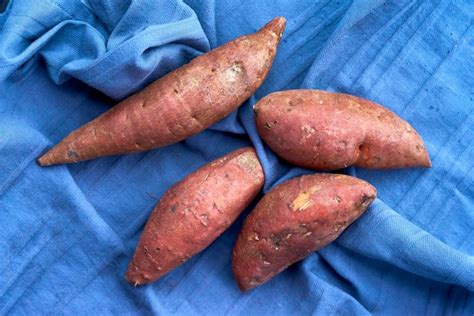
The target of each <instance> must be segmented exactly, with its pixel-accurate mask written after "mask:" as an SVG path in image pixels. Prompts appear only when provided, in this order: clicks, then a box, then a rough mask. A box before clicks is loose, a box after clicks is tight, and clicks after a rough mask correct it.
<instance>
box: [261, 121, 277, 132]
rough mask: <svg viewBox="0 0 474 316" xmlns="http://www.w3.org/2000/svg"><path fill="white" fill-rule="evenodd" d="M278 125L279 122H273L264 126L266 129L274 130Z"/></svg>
mask: <svg viewBox="0 0 474 316" xmlns="http://www.w3.org/2000/svg"><path fill="white" fill-rule="evenodd" d="M277 125H278V121H272V122H265V123H264V124H263V128H265V129H267V130H268V129H272V128H275V127H276V126H277Z"/></svg>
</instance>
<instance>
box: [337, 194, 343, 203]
mask: <svg viewBox="0 0 474 316" xmlns="http://www.w3.org/2000/svg"><path fill="white" fill-rule="evenodd" d="M341 201H342V198H341V197H340V196H339V195H336V202H337V203H341Z"/></svg>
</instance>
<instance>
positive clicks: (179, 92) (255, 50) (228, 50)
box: [38, 17, 286, 166]
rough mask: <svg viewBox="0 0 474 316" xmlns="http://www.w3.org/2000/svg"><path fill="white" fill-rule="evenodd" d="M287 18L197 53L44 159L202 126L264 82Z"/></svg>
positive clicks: (169, 136) (165, 140)
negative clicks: (184, 63) (212, 48)
mask: <svg viewBox="0 0 474 316" xmlns="http://www.w3.org/2000/svg"><path fill="white" fill-rule="evenodd" d="M285 23H286V22H285V19H284V18H282V17H278V18H275V19H273V20H272V21H270V22H269V23H268V24H267V25H266V26H265V27H263V28H262V29H261V30H260V31H258V32H257V33H254V34H251V35H246V36H241V37H239V38H237V39H235V40H233V41H231V42H228V43H226V44H224V45H222V46H220V47H218V48H216V49H214V50H212V51H209V52H208V53H206V54H203V55H202V56H199V57H197V58H195V59H194V60H192V61H191V62H190V63H189V64H187V65H184V66H183V67H180V68H178V69H176V70H175V71H173V72H171V73H169V74H168V75H166V76H164V77H162V78H161V79H159V80H157V81H155V82H154V83H152V84H151V85H149V86H148V87H146V88H145V89H144V90H142V91H141V92H138V93H136V94H134V95H132V96H130V97H129V98H127V99H125V100H124V101H122V102H120V103H119V104H118V105H116V106H115V107H113V108H112V109H110V110H109V111H107V112H105V113H104V114H102V115H101V116H99V117H98V118H96V119H94V120H93V121H91V122H89V123H87V124H86V125H84V126H82V127H80V128H79V129H77V130H76V131H74V132H72V133H71V134H69V135H68V136H67V137H66V138H64V139H63V140H62V141H61V142H60V143H59V144H58V145H56V146H55V147H53V148H52V149H51V150H50V151H48V152H47V153H46V154H45V155H44V156H42V157H40V158H39V160H38V162H39V164H40V165H42V166H48V165H53V164H59V163H72V162H78V161H82V160H87V159H93V158H97V157H101V156H107V155H116V154H125V153H132V152H140V151H146V150H150V149H153V148H157V147H161V146H165V145H169V144H173V143H176V142H178V141H181V140H183V139H185V138H188V137H190V136H192V135H195V134H197V133H199V132H201V131H203V130H204V129H206V128H207V127H209V126H211V125H212V124H214V123H216V122H217V121H219V120H221V119H223V118H224V117H226V116H227V115H229V114H230V113H231V112H232V111H234V110H235V109H236V108H237V107H239V106H240V105H241V104H242V103H243V102H244V101H245V100H247V99H248V98H249V97H250V96H251V95H252V94H253V93H254V92H255V90H256V89H257V88H258V87H259V86H260V85H261V84H262V82H263V81H264V80H265V77H266V76H267V74H268V71H269V70H270V67H271V65H272V63H273V59H274V57H275V54H276V51H277V46H278V43H279V42H280V39H281V36H282V33H283V30H284V29H285Z"/></svg>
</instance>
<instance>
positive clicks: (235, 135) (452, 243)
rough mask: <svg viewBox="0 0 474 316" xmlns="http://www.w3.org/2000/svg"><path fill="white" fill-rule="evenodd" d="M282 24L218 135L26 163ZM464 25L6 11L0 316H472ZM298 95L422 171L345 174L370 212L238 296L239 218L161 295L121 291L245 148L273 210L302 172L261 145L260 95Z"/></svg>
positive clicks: (386, 13) (430, 15)
mask: <svg viewBox="0 0 474 316" xmlns="http://www.w3.org/2000/svg"><path fill="white" fill-rule="evenodd" d="M277 15H283V16H285V17H286V18H287V19H288V24H287V29H286V31H285V33H284V37H283V40H282V43H281V45H280V49H279V52H278V56H277V58H276V60H275V63H274V65H273V68H272V71H271V73H270V75H269V77H268V79H267V80H266V82H265V83H264V85H263V86H262V87H261V88H260V89H259V90H258V91H257V93H256V95H255V96H254V97H252V98H251V99H250V100H249V101H248V102H246V103H245V105H243V106H242V107H241V108H240V109H239V111H238V112H235V113H233V114H232V115H231V116H229V117H228V118H226V119H225V120H224V121H222V122H219V123H218V124H216V125H215V126H213V127H212V128H211V129H209V130H207V131H204V132H202V133H201V134H199V135H196V136H195V137H192V138H190V139H187V140H186V141H183V142H181V143H178V144H176V145H173V146H169V147H166V148H162V149H158V150H154V151H151V152H148V153H144V154H134V155H127V156H121V157H109V158H103V159H97V160H94V161H90V162H84V163H78V164H75V165H69V166H56V167H51V168H40V167H39V166H38V165H37V164H36V162H35V159H36V157H38V155H39V154H40V153H42V152H43V151H44V150H46V149H47V148H48V147H50V146H51V145H52V144H54V143H56V142H58V141H59V140H60V139H61V138H63V137H64V136H65V135H66V134H68V133H69V132H71V131H72V130H74V129H75V128H77V127H79V126H80V125H82V124H83V123H85V122H87V121H89V120H91V119H92V118H94V117H96V116H97V115H99V114H100V113H102V112H104V111H105V110H107V109H108V108H110V107H111V106H113V105H114V104H115V103H116V102H117V101H118V100H120V99H122V98H125V97H126V96H128V95H130V94H131V93H133V92H135V91H137V90H139V89H141V88H142V87H144V86H145V85H147V84H148V83H150V82H152V81H153V80H155V79H157V78H159V77H160V76H162V75H163V74H165V73H167V72H169V71H171V70H173V69H175V68H176V67H178V66H180V65H182V64H184V63H186V62H188V61H189V60H190V59H192V58H193V57H195V56H197V55H199V54H201V53H203V52H205V51H207V50H209V49H211V48H213V47H216V46H218V45H220V44H222V43H224V42H226V41H228V40H231V39H233V38H235V37H236V36H239V35H242V34H245V33H250V32H254V31H256V30H257V29H258V28H260V27H261V26H263V25H264V24H265V23H266V22H267V21H268V20H270V19H271V18H273V17H275V16H277ZM473 16H474V3H473V2H472V1H468V0H466V1H461V0H459V1H399V0H397V1H395V0H394V1H347V0H340V1H314V0H311V1H310V0H300V1H289V0H288V1H285V0H271V1H270V0H268V1H266V0H259V1H250V0H249V1H240V0H231V1H217V0H207V1H199V0H188V1H184V2H183V1H171V0H168V1H164V0H155V1H126V0H102V1H87V0H83V1H78V0H76V1H72V0H44V1H37V0H15V1H11V2H10V3H9V5H8V6H7V7H6V10H5V12H4V13H2V14H1V15H0V30H1V31H0V32H1V33H0V227H1V229H0V314H7V313H11V314H17V315H21V314H25V315H26V314H28V315H31V314H38V313H48V314H73V315H77V314H89V315H93V314H126V313H128V314H149V313H157V314H160V315H167V314H171V313H175V314H177V315H191V314H192V315H196V314H198V315H199V314H201V315H222V314H230V315H239V314H241V315H306V314H311V313H313V314H317V315H354V314H357V315H366V314H384V315H473V313H474V292H473V291H474V169H473V167H474V115H473V109H474V101H473V99H474V57H473V56H474V27H473ZM299 87H305V88H319V89H325V90H329V91H338V92H346V93H351V94H354V95H358V96H361V97H365V98H369V99H372V100H374V101H376V102H378V103H380V104H383V105H385V106H386V107H388V108H390V109H391V110H393V111H395V112H396V113H397V114H399V115H400V116H401V117H403V118H404V119H406V120H407V121H409V122H410V123H411V124H412V125H413V126H414V127H415V128H416V129H417V130H418V131H419V132H420V134H421V135H422V137H423V138H424V140H425V142H426V145H427V147H428V150H429V152H430V154H431V158H432V161H433V168H431V169H429V170H422V169H410V170H396V171H376V170H362V169H357V168H349V169H346V170H344V172H346V173H349V174H352V175H356V176H358V177H360V178H363V179H366V180H367V181H369V182H370V183H372V184H373V185H375V186H376V187H377V189H378V192H379V199H378V200H376V202H375V203H374V204H373V205H372V207H370V209H369V210H368V211H367V213H366V214H365V215H364V216H363V217H362V218H361V219H360V220H359V221H358V222H357V223H356V224H354V225H352V226H351V227H350V228H349V229H348V230H347V231H346V232H345V233H344V234H343V235H342V236H341V238H339V239H338V240H337V242H335V243H334V244H332V245H330V246H329V247H326V248H324V249H323V250H321V251H319V252H318V253H314V254H312V255H310V256H309V257H308V258H307V259H306V260H304V261H303V262H301V263H298V264H295V265H294V266H292V267H291V268H289V269H288V270H286V271H285V272H283V273H281V274H280V275H279V276H278V277H276V278H275V279H273V280H272V281H271V282H269V283H267V284H265V285H264V286H262V287H260V288H258V289H256V290H254V291H251V292H249V293H247V294H241V293H240V292H239V291H238V289H237V286H236V284H235V282H234V280H233V277H232V274H231V269H230V255H231V248H232V246H233V244H234V242H235V239H236V235H237V233H238V231H239V228H240V225H241V222H242V219H243V218H244V217H245V214H244V215H243V216H241V217H240V218H239V220H238V221H237V222H236V223H235V224H234V225H233V226H232V227H231V229H230V230H228V231H227V232H226V233H225V234H224V235H223V236H222V237H221V238H219V239H218V240H216V242H214V243H213V244H212V245H211V247H209V248H208V249H207V250H206V251H204V252H202V253H201V254H199V255H198V256H196V257H195V258H193V259H192V260H190V261H189V262H187V263H186V264H184V265H183V266H181V267H180V268H178V269H176V270H175V271H174V272H172V273H170V274H169V275H167V276H166V277H164V278H163V279H161V280H160V281H158V282H156V283H154V284H153V285H150V286H145V287H141V288H138V289H133V288H132V287H130V286H129V285H128V284H126V283H125V281H124V279H123V275H124V272H125V270H126V266H127V263H128V261H129V259H130V257H131V255H132V253H133V250H134V248H135V246H136V243H137V240H138V237H139V235H140V233H141V230H142V228H143V225H144V223H145V221H146V219H147V217H148V215H149V213H150V212H151V211H152V209H153V206H154V205H155V203H156V202H157V200H158V199H159V197H160V196H161V195H162V194H163V192H164V191H165V190H166V189H167V188H168V187H170V186H171V185H172V184H173V183H175V182H176V181H178V180H180V179H182V178H183V177H184V176H185V175H186V174H188V173H189V172H191V171H194V170H196V169H197V168H199V167H200V166H202V165H204V164H205V163H206V162H209V161H210V160H212V159H214V158H216V157H218V156H221V155H223V154H225V153H228V152H230V151H231V150H233V149H236V148H239V147H241V146H244V145H249V144H251V143H253V145H254V146H256V148H257V150H258V153H259V156H260V159H261V161H262V163H263V164H264V167H265V173H266V184H265V190H266V191H267V190H269V189H270V188H271V187H272V186H274V185H275V184H276V183H279V182H281V181H283V180H284V179H287V178H290V177H293V176H296V175H299V174H302V173H304V172H308V171H305V170H302V169H297V168H292V167H291V166H289V165H286V164H285V163H282V162H280V161H279V160H278V159H277V158H276V157H275V156H274V155H273V154H272V153H271V152H270V151H269V150H268V149H267V148H266V147H265V146H263V145H262V143H261V141H260V139H259V138H258V136H257V135H256V132H255V127H254V123H253V117H252V115H253V114H252V105H253V104H254V102H255V101H256V100H258V99H259V98H261V97H262V96H264V95H266V94H268V93H269V92H273V91H277V90H281V89H289V88H299ZM170 224H173V223H170Z"/></svg>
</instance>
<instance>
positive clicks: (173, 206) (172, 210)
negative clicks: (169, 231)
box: [170, 204, 177, 213]
mask: <svg viewBox="0 0 474 316" xmlns="http://www.w3.org/2000/svg"><path fill="white" fill-rule="evenodd" d="M176 208H177V206H176V204H173V205H172V206H171V208H170V211H171V213H175V212H176Z"/></svg>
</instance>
